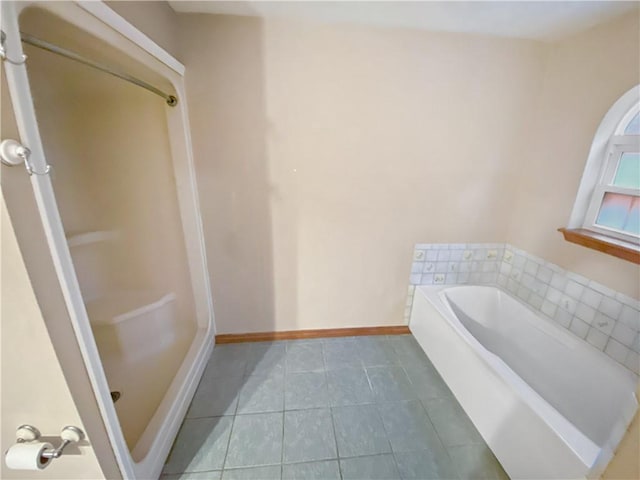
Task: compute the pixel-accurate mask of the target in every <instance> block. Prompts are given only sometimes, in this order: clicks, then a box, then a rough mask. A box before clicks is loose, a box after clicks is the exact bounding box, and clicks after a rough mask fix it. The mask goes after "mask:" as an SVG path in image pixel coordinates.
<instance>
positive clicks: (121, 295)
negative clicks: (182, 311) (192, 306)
mask: <svg viewBox="0 0 640 480" xmlns="http://www.w3.org/2000/svg"><path fill="white" fill-rule="evenodd" d="M175 299H176V294H175V293H173V292H171V293H166V294H161V293H158V292H153V291H148V290H138V291H136V290H134V291H117V292H112V293H109V294H107V295H104V296H102V297H100V298H98V299H95V300H91V301H88V302H86V307H87V314H88V315H89V321H90V322H91V324H92V325H96V326H98V325H115V324H118V323H120V322H124V321H126V320H130V319H133V318H136V317H142V316H144V315H145V314H147V313H151V312H153V311H154V310H158V309H160V308H162V307H163V306H165V305H166V304H168V303H170V302H173V301H174V300H175Z"/></svg>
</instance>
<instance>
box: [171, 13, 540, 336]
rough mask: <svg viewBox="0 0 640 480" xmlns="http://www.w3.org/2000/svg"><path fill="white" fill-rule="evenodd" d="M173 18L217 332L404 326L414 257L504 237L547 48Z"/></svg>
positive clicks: (478, 39) (338, 28)
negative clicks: (515, 168)
mask: <svg viewBox="0 0 640 480" xmlns="http://www.w3.org/2000/svg"><path fill="white" fill-rule="evenodd" d="M179 18H180V33H181V40H182V43H181V46H180V49H181V51H182V52H183V61H184V63H185V64H186V67H187V76H186V80H187V91H188V95H189V106H190V113H191V125H192V133H193V142H194V151H195V157H196V169H197V174H198V181H199V188H200V196H201V205H202V210H203V212H202V213H203V218H204V224H205V237H206V242H207V254H208V259H209V269H210V273H211V280H212V289H213V296H214V301H215V302H216V305H215V306H216V318H217V326H218V332H219V333H228V332H249V331H265V330H290V329H304V328H332V327H348V326H365V325H366V326H375V325H393V324H400V323H402V315H403V308H404V299H405V294H406V287H407V278H408V274H409V266H410V262H411V253H412V247H413V244H414V243H415V242H421V241H422V242H442V241H443V242H481V241H497V240H503V239H504V238H505V237H506V233H507V227H508V220H509V214H510V207H511V202H510V199H511V198H512V191H513V188H514V185H513V182H512V181H511V178H510V175H511V168H510V166H511V165H512V164H513V159H514V158H515V157H517V155H519V148H518V147H519V145H518V144H517V142H516V139H518V138H520V136H521V135H522V134H523V132H522V131H521V128H520V125H521V124H520V122H518V121H514V119H518V118H519V116H520V114H521V112H522V111H529V110H530V109H531V108H532V107H533V103H532V97H531V92H532V91H536V90H537V89H538V84H539V79H540V71H541V69H542V67H543V63H542V62H543V59H544V52H545V49H544V47H543V46H541V45H540V44H538V43H534V42H528V41H516V40H499V39H493V38H489V37H482V36H468V35H455V34H453V35H451V34H435V33H426V32H417V31H409V30H392V29H390V30H385V29H374V28H361V27H355V26H345V27H343V26H318V25H313V24H309V25H305V24H303V23H288V22H275V21H267V22H261V21H259V20H257V19H252V18H241V17H224V16H211V15H201V16H195V15H179Z"/></svg>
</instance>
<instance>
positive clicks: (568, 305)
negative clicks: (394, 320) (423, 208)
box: [405, 243, 640, 375]
mask: <svg viewBox="0 0 640 480" xmlns="http://www.w3.org/2000/svg"><path fill="white" fill-rule="evenodd" d="M409 284H410V285H409V292H408V297H407V303H406V307H405V320H407V321H408V320H409V316H410V314H411V306H412V305H413V294H414V292H415V287H416V285H434V284H439V285H460V284H476V285H477V284H484V285H486V284H490V285H498V286H499V287H501V288H502V289H504V290H506V291H508V292H510V293H511V294H512V295H513V296H515V297H518V298H520V299H521V300H522V301H523V302H525V303H527V304H528V305H529V306H530V307H531V308H533V309H535V310H538V311H539V312H541V313H542V315H544V316H545V317H547V318H548V319H550V320H551V321H554V322H556V323H558V324H559V325H561V326H562V327H564V328H566V329H568V330H569V331H570V332H572V333H574V334H575V335H576V336H578V337H580V338H582V339H584V340H586V341H587V342H589V343H590V344H591V345H593V346H594V347H595V348H597V349H598V350H601V351H603V352H604V353H606V354H607V355H608V356H609V357H611V358H612V359H614V360H615V361H617V362H618V363H620V364H622V365H624V366H625V367H627V368H628V369H629V370H631V371H633V372H634V373H636V374H637V375H638V374H640V301H638V300H635V299H633V298H630V297H627V296H626V295H623V294H621V293H618V292H615V291H614V290H611V289H610V288H607V287H605V286H604V285H600V284H599V283H597V282H594V281H593V280H589V279H588V278H585V277H583V276H581V275H578V274H575V273H573V272H568V271H566V270H563V269H562V268H560V267H559V266H557V265H555V264H552V263H550V262H547V261H545V260H544V259H541V258H539V257H536V256H534V255H531V254H529V253H527V252H525V251H524V250H520V249H518V248H515V247H513V246H512V245H509V244H504V243H467V244H464V243H455V244H440V243H438V244H425V243H421V244H417V245H416V246H415V250H414V254H413V263H412V265H411V274H410V277H409Z"/></svg>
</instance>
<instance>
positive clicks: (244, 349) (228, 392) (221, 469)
mask: <svg viewBox="0 0 640 480" xmlns="http://www.w3.org/2000/svg"><path fill="white" fill-rule="evenodd" d="M161 478H162V479H163V480H177V479H181V480H214V479H216V480H220V479H222V480H231V479H296V478H297V479H304V480H313V479H322V480H329V479H344V480H347V479H452V480H453V479H459V480H464V479H473V480H475V479H481V478H482V479H485V478H486V479H508V477H507V475H506V473H505V472H504V470H503V469H502V467H501V466H500V464H499V463H498V461H497V460H496V459H495V457H494V456H493V454H492V453H491V451H490V450H489V449H488V448H487V446H486V445H485V443H484V441H483V440H482V437H481V436H480V435H479V433H478V432H477V431H476V429H475V428H474V426H473V424H472V423H471V421H470V420H469V418H468V417H467V416H466V414H465V413H464V411H463V410H462V408H461V407H460V405H459V404H458V402H457V401H456V400H455V398H454V397H453V396H452V394H451V392H450V391H449V389H448V388H447V386H446V385H445V383H444V382H443V380H442V379H441V378H440V376H439V375H438V373H437V371H436V370H435V368H434V367H433V365H432V364H431V363H430V362H429V360H428V358H427V357H426V355H425V354H424V352H423V351H422V350H421V349H420V347H419V346H418V344H417V342H416V341H415V339H414V338H413V337H412V336H411V335H398V336H389V337H382V336H380V337H349V338H332V339H314V340H300V341H297V340H296V341H282V342H265V343H243V344H233V345H219V346H217V347H216V348H215V349H214V353H213V355H212V357H211V360H210V361H209V364H208V365H207V367H206V370H205V373H204V375H203V377H202V381H201V382H200V385H199V386H198V390H197V391H196V394H195V396H194V399H193V402H192V404H191V406H190V408H189V411H188V412H187V418H186V419H185V420H184V423H183V425H182V428H181V430H180V432H179V434H178V437H177V439H176V441H175V444H174V446H173V449H172V451H171V454H170V456H169V459H168V461H167V463H166V465H165V468H164V471H163V475H162V477H161Z"/></svg>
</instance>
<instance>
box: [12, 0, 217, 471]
mask: <svg viewBox="0 0 640 480" xmlns="http://www.w3.org/2000/svg"><path fill="white" fill-rule="evenodd" d="M30 6H36V7H38V8H40V9H43V10H46V11H48V12H50V13H52V14H54V15H56V16H58V17H59V18H61V19H62V20H63V21H66V22H69V23H71V24H73V25H74V26H76V27H78V28H80V29H82V30H84V31H86V32H87V34H89V35H91V36H93V37H95V38H97V39H100V40H103V41H106V42H107V43H109V44H111V45H112V46H113V48H114V49H116V50H119V51H122V52H123V54H124V55H127V56H129V57H131V58H133V59H135V60H136V61H139V62H140V63H142V64H143V65H144V66H145V67H147V68H149V69H150V70H152V71H154V72H155V73H157V74H159V75H161V76H163V77H164V78H165V79H166V80H168V81H169V82H170V83H171V84H172V85H173V88H174V89H175V91H176V93H177V95H178V98H179V102H178V105H177V106H176V107H167V108H172V110H171V111H167V125H168V130H169V137H170V138H169V141H170V145H171V153H172V160H173V162H172V163H173V171H174V175H175V180H176V187H177V188H176V191H177V197H178V204H179V210H180V218H181V221H182V225H183V233H184V241H185V247H186V250H187V261H188V264H189V272H190V278H191V282H192V290H193V295H194V301H195V311H196V317H197V323H198V329H197V333H196V335H195V337H194V340H193V342H192V344H191V347H190V349H189V351H188V352H187V355H186V356H185V359H184V360H183V362H182V364H181V366H180V369H179V370H178V372H177V373H176V376H175V377H174V379H173V380H172V383H171V385H170V387H169V389H168V390H167V392H166V394H165V396H164V398H163V400H162V402H161V404H160V406H159V407H158V409H157V411H156V414H154V416H153V417H152V419H151V421H150V422H149V425H148V426H147V428H146V430H145V432H144V433H143V435H142V436H141V438H140V440H139V441H138V443H137V447H140V445H141V444H142V447H140V450H141V452H144V453H145V454H144V456H143V458H141V459H139V460H138V461H135V460H134V457H140V456H141V455H140V453H141V452H138V455H136V450H137V448H134V450H133V452H130V451H129V448H128V447H127V444H126V442H125V438H124V435H123V433H122V429H121V427H120V423H119V420H118V416H117V413H116V410H115V407H114V405H113V402H112V400H111V396H110V391H109V386H108V383H107V379H106V376H105V373H104V369H103V367H102V362H101V359H100V355H99V353H98V349H97V346H96V343H95V339H94V337H93V333H92V330H91V325H90V323H89V318H88V316H87V312H86V308H85V306H84V301H83V298H82V294H81V292H80V287H79V284H78V279H77V277H76V273H75V270H74V267H73V263H72V260H71V255H70V252H69V247H68V245H67V240H66V237H65V233H64V229H63V226H62V221H61V218H60V214H59V211H58V208H57V204H56V198H55V193H54V190H53V186H52V183H51V179H50V177H49V175H32V176H31V178H30V180H31V185H32V187H33V193H34V197H35V200H36V203H37V206H38V211H39V214H40V220H41V221H42V226H43V229H44V232H45V235H46V240H47V244H48V246H49V250H50V254H51V258H52V260H53V264H54V267H55V271H56V276H57V280H58V282H59V284H60V289H61V291H62V294H63V296H64V301H65V305H66V307H67V311H68V313H69V321H70V322H71V324H72V326H73V330H74V332H75V336H76V340H77V342H78V346H79V348H80V351H81V354H82V358H83V360H84V367H85V368H86V376H87V380H88V381H89V382H90V383H91V387H92V389H93V392H94V395H95V399H96V404H97V408H98V410H99V414H100V416H101V418H102V420H103V422H104V426H105V430H106V432H107V435H108V440H109V443H110V445H111V447H112V448H113V453H114V455H115V458H116V461H117V463H118V467H119V469H120V472H121V474H122V477H123V478H126V479H128V478H152V477H154V478H155V477H157V476H158V475H159V474H160V472H161V470H162V466H163V464H164V460H165V458H166V456H167V454H168V452H169V449H170V448H171V444H172V443H173V439H174V438H175V435H176V434H177V431H178V428H179V427H180V424H181V422H182V418H183V416H184V414H185V412H186V409H187V408H188V404H189V401H190V400H191V397H192V396H193V393H194V391H195V388H196V386H197V384H198V381H199V379H200V377H201V375H202V371H203V370H204V366H205V364H206V361H207V360H208V358H209V356H210V354H211V351H212V349H213V344H214V338H215V322H214V314H213V302H212V299H211V290H210V287H209V276H208V271H207V262H206V253H205V244H204V239H203V229H202V221H201V218H200V208H199V201H198V194H197V184H196V178H195V171H194V164H193V152H192V148H191V138H190V131H189V119H188V111H187V103H186V96H185V90H184V78H183V77H184V71H185V68H184V66H183V65H182V64H181V63H180V62H178V61H177V60H176V59H175V58H174V57H172V56H171V55H170V54H169V53H167V52H166V51H165V50H164V49H162V48H161V47H160V46H158V45H157V44H156V43H155V42H153V40H151V39H150V38H149V37H147V36H146V35H145V34H144V33H142V32H140V31H139V30H138V29H137V28H135V27H134V26H133V25H132V24H130V23H129V22H128V21H126V20H125V19H124V18H122V17H121V16H120V15H118V14H117V13H115V12H114V11H113V10H111V9H110V8H109V7H108V6H107V5H106V4H104V3H103V2H97V1H76V2H64V3H58V2H34V1H32V2H9V1H3V2H1V6H0V7H1V9H2V15H1V23H2V30H3V31H4V32H5V33H6V34H7V40H6V45H5V48H6V53H7V57H8V58H10V59H18V58H21V55H22V54H23V51H22V45H21V42H20V41H17V42H16V41H15V39H18V38H20V32H19V22H18V19H19V16H20V13H21V12H22V11H23V10H24V9H25V8H28V7H30ZM122 37H125V39H126V40H128V41H129V42H130V43H133V44H134V45H136V46H137V47H138V48H136V49H132V50H135V51H131V50H126V51H125V50H124V48H123V40H122ZM126 40H125V41H124V43H126V44H128V43H129V42H127V41H126ZM27 63H28V60H27ZM4 68H5V72H6V76H7V83H8V85H9V91H10V96H11V102H12V104H13V109H14V113H15V116H16V123H17V125H18V130H19V132H20V137H21V139H20V140H21V142H22V143H23V144H25V145H26V146H28V147H29V149H30V150H31V156H30V162H31V164H32V166H33V168H34V170H35V171H37V172H43V171H44V169H45V167H46V165H47V161H46V158H45V153H44V149H43V146H42V141H41V137H40V132H39V129H38V125H37V117H36V114H35V109H34V104H33V98H32V96H31V90H30V87H29V79H28V76H27V69H26V66H25V65H24V64H22V65H15V64H11V63H9V62H5V63H4ZM158 101H161V100H160V99H158ZM173 109H176V110H173ZM26 174H27V173H26V172H25V175H26ZM54 348H55V345H54ZM89 434H91V432H89Z"/></svg>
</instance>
